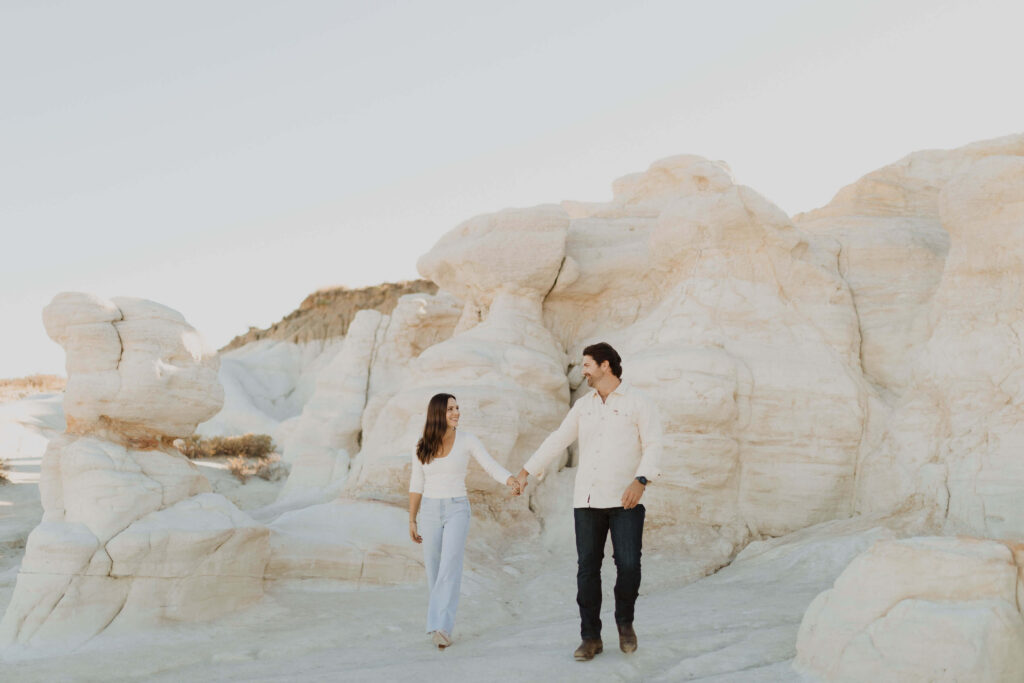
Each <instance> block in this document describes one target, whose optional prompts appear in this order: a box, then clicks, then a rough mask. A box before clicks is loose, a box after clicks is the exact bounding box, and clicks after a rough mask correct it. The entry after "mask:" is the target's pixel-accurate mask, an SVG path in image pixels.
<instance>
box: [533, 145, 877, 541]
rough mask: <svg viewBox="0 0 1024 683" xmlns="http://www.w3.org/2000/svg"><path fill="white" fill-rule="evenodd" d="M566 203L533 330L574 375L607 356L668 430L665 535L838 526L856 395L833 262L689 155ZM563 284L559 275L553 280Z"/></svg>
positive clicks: (842, 288) (852, 339)
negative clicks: (668, 528) (596, 354)
mask: <svg viewBox="0 0 1024 683" xmlns="http://www.w3.org/2000/svg"><path fill="white" fill-rule="evenodd" d="M614 191H615V196H614V199H613V201H612V202H610V203H608V204H589V205H583V204H570V205H569V208H570V210H571V211H573V212H574V214H575V215H576V217H575V218H574V219H573V221H572V223H571V225H570V229H569V236H568V240H567V248H566V266H567V267H571V272H572V276H573V277H572V279H571V280H570V279H568V278H566V279H565V280H563V279H562V278H560V279H559V283H558V284H557V285H556V287H555V288H554V290H553V291H552V293H551V295H550V296H549V297H548V298H547V300H546V301H545V312H546V315H545V319H546V321H547V322H548V324H549V325H550V327H551V329H552V330H553V331H554V333H555V336H556V337H557V338H559V339H560V340H562V342H563V343H564V344H566V346H567V347H568V348H570V349H571V350H572V352H571V354H570V356H571V357H572V358H573V359H574V361H575V362H578V358H579V353H580V351H581V349H582V348H583V346H585V345H586V344H588V343H592V342H594V341H598V340H602V339H603V340H605V341H609V342H610V343H612V345H613V346H615V347H616V348H617V349H618V350H619V352H620V354H621V355H622V356H623V369H624V375H623V378H624V379H625V380H626V381H629V382H631V383H632V384H634V385H635V386H638V387H640V388H641V389H643V390H645V391H646V392H647V393H648V394H649V395H650V396H651V397H652V398H654V399H655V400H656V401H657V403H658V405H659V407H660V410H661V413H662V419H663V422H664V423H665V433H666V443H665V456H664V459H665V461H664V462H663V476H662V478H661V479H660V480H659V482H658V484H657V486H653V487H651V490H650V491H649V492H648V494H647V496H648V497H649V500H650V506H649V508H650V513H651V514H652V515H654V517H655V518H656V519H660V520H661V522H662V523H665V522H680V521H687V520H699V521H701V522H703V523H705V524H709V525H713V526H715V527H726V528H730V529H732V532H730V533H731V534H733V535H734V540H735V541H736V542H740V541H741V540H742V538H743V537H745V536H746V535H747V534H748V533H750V532H752V533H755V534H757V533H767V534H772V535H778V534H782V533H786V532H788V531H792V530H795V529H798V528H801V527H803V526H807V525H810V524H814V523H816V522H820V521H824V520H827V519H833V518H836V517H840V516H844V515H846V514H847V513H848V512H849V509H850V505H851V502H852V493H853V482H854V467H855V464H856V460H857V453H858V449H859V447H860V442H861V437H862V433H863V423H864V421H865V419H866V416H865V413H866V403H867V398H866V384H865V383H864V382H863V380H862V379H861V373H860V363H859V358H858V354H857V349H858V344H859V331H858V327H857V317H856V312H855V310H854V306H853V302H852V299H851V296H850V292H849V289H848V288H847V286H846V284H845V282H844V281H843V280H842V278H841V277H840V275H839V273H838V271H837V267H836V251H837V247H835V246H833V245H829V244H826V243H812V242H810V241H809V240H808V238H807V236H806V235H805V234H804V233H803V232H801V231H800V230H799V229H798V228H796V227H795V226H794V225H793V224H792V222H791V221H790V220H789V218H788V217H787V216H786V215H785V214H784V213H783V212H782V211H781V210H780V209H778V208H777V207H776V206H774V205H773V204H771V203H770V202H769V201H767V200H766V199H764V198H763V197H761V196H760V195H758V194H757V193H756V192H754V191H753V190H751V189H750V188H748V187H744V186H740V185H736V184H735V183H734V182H733V180H732V177H731V174H730V172H729V170H728V168H727V167H726V166H725V165H724V164H722V163H721V162H711V161H708V160H706V159H701V158H699V157H692V156H681V157H673V158H670V159H665V160H662V161H659V162H656V163H655V164H653V165H652V166H651V168H650V169H649V170H648V171H646V172H645V173H642V174H636V175H634V176H628V177H626V178H623V179H621V180H619V181H617V182H616V183H615V185H614ZM565 272H566V268H563V274H564V273H565Z"/></svg>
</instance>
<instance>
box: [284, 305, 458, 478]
mask: <svg viewBox="0 0 1024 683" xmlns="http://www.w3.org/2000/svg"><path fill="white" fill-rule="evenodd" d="M459 314H460V309H459V307H458V306H457V302H456V301H455V300H454V299H453V298H452V297H451V296H446V295H438V296H434V295H427V294H422V295H421V294H409V295H406V296H404V297H402V299H400V300H399V302H398V305H397V306H396V307H395V309H394V311H393V313H392V314H391V315H382V314H381V313H379V312H377V311H373V310H364V311H360V312H359V313H358V314H356V316H355V319H354V320H353V321H352V324H351V325H350V326H349V331H348V335H347V336H346V337H345V342H344V344H343V346H342V347H341V349H340V350H339V351H338V352H337V354H336V355H334V357H333V358H332V359H331V361H330V363H329V364H328V365H327V366H326V367H324V368H323V370H322V371H321V372H320V373H319V377H318V379H317V383H316V389H315V391H314V393H313V396H312V397H311V398H310V400H309V401H308V402H307V403H306V405H305V407H304V408H303V411H302V414H301V415H300V416H299V417H298V418H297V419H295V420H289V421H287V422H285V423H283V424H282V425H281V427H280V429H279V430H278V433H279V434H281V435H282V437H281V439H280V441H281V446H282V447H283V450H284V454H285V459H286V460H288V461H289V462H291V463H292V472H291V475H290V476H289V477H288V481H287V484H286V486H285V489H284V491H283V494H282V495H284V496H288V495H291V494H292V493H295V492H299V491H302V490H310V489H326V488H330V487H331V486H332V485H334V484H341V483H344V482H345V480H346V479H347V477H348V473H349V465H350V461H351V458H352V457H353V456H355V455H356V453H358V452H359V450H360V446H361V441H362V434H363V433H364V432H369V431H370V430H371V429H372V426H373V423H374V421H375V418H376V415H377V414H378V413H379V411H380V409H381V408H382V407H383V404H384V402H386V400H387V399H389V398H390V397H391V396H392V395H393V394H394V393H395V391H396V390H397V388H398V387H400V386H401V384H402V381H403V379H404V376H405V374H406V372H407V366H408V364H409V363H411V362H412V360H413V359H414V358H416V357H417V356H419V355H420V353H422V352H423V351H424V350H425V349H426V348H428V347H430V346H433V345H434V344H437V343H438V342H440V341H443V340H444V339H447V338H448V337H450V336H451V334H452V332H453V330H454V328H455V324H456V322H457V320H458V317H459Z"/></svg>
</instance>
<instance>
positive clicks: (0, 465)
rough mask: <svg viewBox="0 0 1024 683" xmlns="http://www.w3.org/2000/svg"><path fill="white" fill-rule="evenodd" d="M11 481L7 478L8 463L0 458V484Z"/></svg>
mask: <svg viewBox="0 0 1024 683" xmlns="http://www.w3.org/2000/svg"><path fill="white" fill-rule="evenodd" d="M10 481H11V480H10V479H8V478H7V461H6V460H4V459H2V458H0V484H7V483H9V482H10Z"/></svg>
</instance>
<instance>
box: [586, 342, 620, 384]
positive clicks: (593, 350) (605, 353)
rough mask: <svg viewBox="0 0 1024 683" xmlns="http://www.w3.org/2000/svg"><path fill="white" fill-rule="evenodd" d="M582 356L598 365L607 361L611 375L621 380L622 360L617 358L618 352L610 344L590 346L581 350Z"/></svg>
mask: <svg viewBox="0 0 1024 683" xmlns="http://www.w3.org/2000/svg"><path fill="white" fill-rule="evenodd" d="M583 355H584V356H590V357H591V358H593V359H594V362H595V363H597V364H598V365H601V363H603V362H605V361H608V366H609V367H610V368H611V369H612V374H613V375H615V376H616V377H618V378H619V379H622V359H621V358H619V352H618V351H616V350H615V349H613V348H612V345H611V344H609V343H607V342H598V343H597V344H591V345H590V346H588V347H587V348H585V349H583Z"/></svg>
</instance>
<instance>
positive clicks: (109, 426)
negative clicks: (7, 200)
mask: <svg viewBox="0 0 1024 683" xmlns="http://www.w3.org/2000/svg"><path fill="white" fill-rule="evenodd" d="M43 318H44V322H45V324H46V328H47V331H48V332H49V333H50V335H51V336H52V337H53V338H54V340H55V341H57V342H59V343H60V344H61V345H62V346H64V348H65V349H66V351H67V358H68V361H67V372H68V390H67V393H66V395H65V406H64V408H65V414H66V417H67V432H66V433H65V434H62V435H60V436H58V437H57V438H55V439H53V440H52V441H50V443H49V446H48V448H47V451H46V453H45V455H44V456H43V464H42V472H41V477H40V493H41V497H42V504H43V520H42V523H41V524H40V525H39V526H38V527H37V528H36V529H35V530H33V532H32V533H31V534H30V535H29V538H28V543H27V547H26V551H25V559H24V561H23V563H22V566H21V571H20V573H19V575H18V582H17V586H16V588H15V591H14V595H13V597H12V600H11V603H10V605H9V606H8V608H7V612H6V614H5V615H4V618H3V621H2V622H0V643H2V644H4V645H18V646H23V647H26V648H34V647H37V646H38V647H43V646H45V645H47V644H53V643H59V644H61V645H62V646H65V647H66V646H72V647H73V646H75V645H77V644H80V643H82V642H84V641H86V640H88V639H90V638H91V637H93V636H94V635H96V634H97V633H99V632H101V631H104V630H106V629H108V628H110V629H113V630H118V629H126V628H134V627H136V626H138V625H139V624H153V623H155V622H156V621H158V620H160V619H175V620H191V619H202V618H208V617H212V616H216V615H218V614H221V613H223V612H225V611H227V610H230V609H233V608H236V607H238V606H240V605H243V604H246V603H248V602H251V601H252V600H255V599H257V598H258V597H260V596H261V595H262V593H263V588H262V580H263V567H264V566H265V565H266V562H267V558H268V555H269V543H268V536H269V532H268V531H267V529H266V528H265V527H262V526H260V525H258V524H256V523H255V522H253V521H252V520H251V519H249V517H248V516H247V515H245V514H243V513H241V512H240V511H238V509H237V508H235V506H234V505H232V504H231V503H230V502H228V501H227V500H226V499H224V498H223V497H222V496H219V495H215V494H211V493H206V492H207V491H209V483H208V482H207V480H206V479H205V478H204V477H203V476H202V474H200V473H199V471H198V470H197V468H196V467H195V465H193V464H192V463H191V462H189V461H188V460H187V459H186V458H184V457H183V456H182V455H180V454H179V453H177V451H174V450H173V449H171V448H170V446H169V445H168V444H169V443H170V442H171V441H172V440H173V439H174V438H177V437H182V436H187V435H189V434H191V433H192V431H193V430H194V429H195V426H196V424H198V423H199V422H201V421H203V420H205V419H207V418H209V417H210V416H211V415H213V414H214V413H216V412H217V410H218V409H219V408H220V403H221V400H222V396H223V394H222V391H221V389H220V385H219V384H218V383H217V358H216V356H214V355H212V354H210V353H209V352H207V351H205V350H204V347H203V344H202V340H201V339H200V337H199V335H198V333H196V331H195V330H194V329H193V328H192V327H190V326H189V325H188V323H186V322H185V320H184V318H182V317H181V316H180V315H179V314H178V313H176V312H174V311H172V310H170V309H168V308H166V307H164V306H161V305H159V304H156V303H153V302H150V301H143V300H138V299H123V298H122V299H114V300H112V301H106V300H103V299H99V298H97V297H94V296H90V295H86V294H73V293H65V294H58V295H57V296H56V297H55V298H54V301H53V303H52V304H50V305H49V306H47V308H46V309H45V310H44V313H43Z"/></svg>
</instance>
